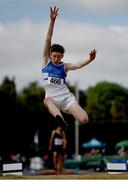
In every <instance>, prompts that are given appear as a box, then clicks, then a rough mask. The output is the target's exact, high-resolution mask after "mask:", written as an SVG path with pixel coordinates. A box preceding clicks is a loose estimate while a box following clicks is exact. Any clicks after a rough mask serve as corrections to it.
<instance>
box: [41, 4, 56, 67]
mask: <svg viewBox="0 0 128 180" xmlns="http://www.w3.org/2000/svg"><path fill="white" fill-rule="evenodd" d="M57 15H58V8H56V6H55V7H54V8H50V24H49V28H48V32H47V35H46V39H45V44H44V49H43V65H45V64H47V61H48V57H49V53H50V47H51V39H52V34H53V28H54V23H55V19H56V17H57Z"/></svg>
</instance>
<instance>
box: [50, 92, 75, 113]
mask: <svg viewBox="0 0 128 180" xmlns="http://www.w3.org/2000/svg"><path fill="white" fill-rule="evenodd" d="M52 99H53V101H54V103H55V104H56V106H57V107H58V108H59V109H60V110H62V111H63V112H66V113H69V112H68V109H69V108H70V107H71V106H72V105H73V104H76V103H77V101H76V98H75V96H74V94H72V93H68V94H67V96H64V97H62V96H56V97H52Z"/></svg>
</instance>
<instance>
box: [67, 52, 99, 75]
mask: <svg viewBox="0 0 128 180" xmlns="http://www.w3.org/2000/svg"><path fill="white" fill-rule="evenodd" d="M95 57H96V50H95V49H93V50H92V51H90V53H89V56H88V58H86V59H85V60H83V61H80V62H78V63H76V64H71V63H65V71H66V72H67V71H69V70H76V69H80V68H82V67H84V66H86V65H87V64H89V63H90V62H92V61H93V60H94V59H95Z"/></svg>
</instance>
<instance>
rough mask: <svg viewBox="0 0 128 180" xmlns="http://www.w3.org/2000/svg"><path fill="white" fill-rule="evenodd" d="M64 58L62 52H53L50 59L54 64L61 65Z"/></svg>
mask: <svg viewBox="0 0 128 180" xmlns="http://www.w3.org/2000/svg"><path fill="white" fill-rule="evenodd" d="M62 58H63V54H61V53H60V52H52V53H51V54H50V59H51V61H52V62H53V63H54V64H60V62H61V59H62Z"/></svg>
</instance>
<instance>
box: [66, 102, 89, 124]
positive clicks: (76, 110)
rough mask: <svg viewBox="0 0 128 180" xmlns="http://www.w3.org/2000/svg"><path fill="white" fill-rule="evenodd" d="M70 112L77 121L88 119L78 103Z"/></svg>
mask: <svg viewBox="0 0 128 180" xmlns="http://www.w3.org/2000/svg"><path fill="white" fill-rule="evenodd" d="M68 111H69V112H70V113H71V114H72V115H73V116H74V117H75V119H77V120H79V121H81V120H82V119H84V118H85V117H87V113H86V111H85V110H84V109H82V107H81V106H80V105H79V104H78V103H74V104H72V106H71V107H70V108H69V109H68Z"/></svg>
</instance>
